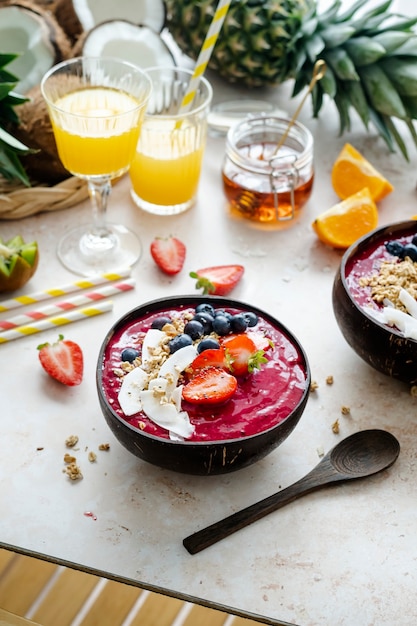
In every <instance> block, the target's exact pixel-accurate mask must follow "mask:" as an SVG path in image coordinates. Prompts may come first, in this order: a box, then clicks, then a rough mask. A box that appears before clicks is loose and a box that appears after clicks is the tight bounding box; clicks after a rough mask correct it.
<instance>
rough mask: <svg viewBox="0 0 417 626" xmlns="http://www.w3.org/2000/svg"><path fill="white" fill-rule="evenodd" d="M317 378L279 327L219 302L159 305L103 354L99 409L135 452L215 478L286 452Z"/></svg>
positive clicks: (180, 300) (143, 311)
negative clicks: (282, 446) (284, 448)
mask: <svg viewBox="0 0 417 626" xmlns="http://www.w3.org/2000/svg"><path fill="white" fill-rule="evenodd" d="M310 381H311V375H310V368H309V364H308V361H307V357H306V355H305V353H304V350H303V348H302V346H301V345H300V343H299V342H298V340H297V339H296V338H295V337H294V335H293V334H292V333H291V332H290V331H289V330H288V329H287V328H285V327H284V326H283V325H282V324H281V323H280V322H279V321H278V320H276V319H275V318H274V317H272V316H271V315H269V314H268V313H265V312H264V311H261V310H260V309H258V308H256V307H252V306H249V305H247V304H244V303H242V302H238V301H235V300H230V299H228V298H224V297H215V296H177V297H171V298H168V299H164V300H154V301H152V302H148V303H146V304H143V305H141V306H139V307H137V308H135V309H133V310H132V311H130V312H128V313H127V314H126V315H124V316H123V317H122V318H121V319H120V320H118V321H117V322H116V324H115V325H114V326H113V327H112V328H111V329H110V331H109V332H108V334H107V336H106V337H105V339H104V342H103V344H102V347H101V350H100V354H99V358H98V366H97V389H98V396H99V401H100V406H101V409H102V411H103V414H104V417H105V419H106V421H107V423H108V425H109V426H110V428H111V430H112V431H113V433H114V434H115V436H116V437H117V439H118V440H119V441H120V442H121V443H122V445H123V446H125V448H127V450H129V451H130V452H132V453H133V454H135V455H136V456H138V457H139V458H141V459H142V460H145V461H148V462H150V463H153V464H155V465H158V466H160V467H163V468H166V469H171V470H174V471H179V472H184V473H189V474H198V475H209V474H222V473H226V472H230V471H234V470H237V469H239V468H242V467H245V466H247V465H250V464H251V463H253V462H255V461H257V460H259V459H261V458H263V457H264V456H266V455H267V454H268V453H269V452H271V451H272V450H274V449H275V448H276V447H277V446H278V445H279V444H280V443H282V442H283V441H284V440H285V439H286V438H287V437H288V435H289V434H290V433H291V432H292V430H293V429H294V428H295V426H296V425H297V423H298V421H299V419H300V417H301V415H302V413H303V411H304V408H305V405H306V402H307V398H308V393H309V388H310Z"/></svg>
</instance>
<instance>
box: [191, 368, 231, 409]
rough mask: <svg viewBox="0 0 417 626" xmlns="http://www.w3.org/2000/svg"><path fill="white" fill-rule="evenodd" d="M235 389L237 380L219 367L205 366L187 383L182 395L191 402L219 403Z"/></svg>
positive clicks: (229, 396)
mask: <svg viewBox="0 0 417 626" xmlns="http://www.w3.org/2000/svg"><path fill="white" fill-rule="evenodd" d="M236 389H237V380H236V378H235V377H234V376H232V375H231V374H228V373H227V372H225V371H224V370H223V369H221V368H220V367H206V368H205V369H202V370H201V371H200V372H197V374H196V375H195V376H193V378H192V379H191V380H190V382H189V383H187V384H186V385H185V386H184V387H183V390H182V397H183V398H184V400H187V402H191V403H192V404H206V405H207V404H220V403H221V402H226V400H229V399H230V398H231V397H232V396H233V394H234V393H235V391H236Z"/></svg>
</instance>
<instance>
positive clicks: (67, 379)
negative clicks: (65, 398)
mask: <svg viewBox="0 0 417 626" xmlns="http://www.w3.org/2000/svg"><path fill="white" fill-rule="evenodd" d="M38 350H39V360H40V362H41V364H42V367H43V369H44V370H45V372H47V373H48V374H49V376H52V378H55V379H56V380H58V381H59V382H60V383H62V384H63V385H68V386H69V387H73V386H75V385H79V384H80V383H81V381H82V378H83V370H84V358H83V353H82V350H81V348H80V346H79V345H78V344H77V343H75V342H74V341H68V340H64V337H63V336H62V335H59V338H58V341H57V342H56V343H53V344H50V343H43V344H41V345H39V346H38Z"/></svg>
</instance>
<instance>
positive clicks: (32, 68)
mask: <svg viewBox="0 0 417 626" xmlns="http://www.w3.org/2000/svg"><path fill="white" fill-rule="evenodd" d="M0 42H1V50H2V52H8V53H13V54H18V55H19V56H18V58H17V59H15V60H14V61H12V62H11V63H10V65H9V66H8V69H9V70H10V72H11V73H13V74H14V75H15V76H17V77H18V78H19V82H18V84H17V86H16V91H18V92H19V93H23V94H26V93H27V92H28V91H29V90H30V89H31V87H33V86H34V85H37V84H39V83H40V81H41V79H42V76H43V75H44V74H45V72H46V71H47V70H49V68H50V67H52V66H53V65H55V63H59V62H60V61H63V60H65V59H68V58H70V56H71V44H70V42H69V40H68V38H67V36H66V35H65V33H64V31H63V30H62V28H61V27H60V26H59V24H58V22H57V21H56V20H55V18H54V17H53V15H52V14H51V13H50V12H49V11H47V10H44V9H42V8H41V7H40V6H38V5H36V4H34V3H31V2H26V1H23V0H22V1H14V0H6V2H2V4H1V5H0Z"/></svg>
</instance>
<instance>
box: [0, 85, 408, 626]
mask: <svg viewBox="0 0 417 626" xmlns="http://www.w3.org/2000/svg"><path fill="white" fill-rule="evenodd" d="M209 77H210V76H209ZM213 84H214V87H215V102H221V101H227V100H230V99H236V97H243V96H247V97H249V96H250V97H253V94H246V93H245V92H244V91H243V90H240V89H238V88H232V87H231V86H225V85H223V84H218V83H217V82H216V80H215V78H214V77H213ZM289 93H290V89H289V88H287V87H283V88H280V89H275V90H265V91H262V92H261V93H257V98H266V99H268V100H270V101H272V102H274V103H275V104H276V105H277V106H279V107H281V108H283V109H285V110H288V111H290V112H291V111H294V110H295V102H293V101H290V99H289ZM301 120H302V121H303V122H304V123H305V124H306V125H307V126H308V127H309V128H310V129H311V131H312V132H313V134H314V136H315V141H316V143H315V163H316V177H315V184H314V189H313V194H312V196H311V199H310V201H309V202H308V204H307V206H306V207H305V208H304V210H303V213H302V216H301V218H300V219H299V220H298V222H297V223H296V224H294V225H292V226H291V227H289V228H287V229H285V230H281V231H265V230H259V229H256V228H254V227H253V226H252V225H251V224H249V223H248V222H245V221H237V220H235V219H234V218H232V217H231V216H230V215H229V213H228V210H227V207H226V203H225V198H224V195H223V191H222V186H221V178H220V168H221V157H222V155H223V153H224V137H213V136H210V137H209V140H208V145H207V150H206V154H205V160H204V166H203V176H202V180H201V184H200V190H199V197H198V201H197V204H196V206H195V207H194V208H193V209H191V210H190V211H189V212H187V213H185V214H183V215H180V216H174V217H169V218H161V217H153V216H150V215H147V214H145V213H142V212H141V211H140V210H139V209H137V208H136V207H135V205H134V204H133V202H132V201H131V199H130V197H129V181H128V179H127V178H125V179H123V180H122V181H120V182H119V183H118V184H117V185H116V186H115V188H114V191H113V194H112V198H111V202H110V209H109V218H110V219H111V220H112V221H119V222H123V223H125V224H127V225H129V226H131V227H133V228H134V229H135V230H136V232H138V233H139V235H140V237H141V239H142V243H143V247H144V252H143V255H142V258H141V261H140V263H139V264H138V265H137V266H136V267H135V268H134V269H133V273H132V275H133V277H134V278H135V279H136V281H137V282H136V288H135V290H134V291H131V292H128V293H125V294H122V295H118V296H117V297H115V299H114V310H113V312H111V313H107V314H105V315H102V316H100V317H97V318H94V319H90V320H86V321H82V322H78V323H76V324H73V325H71V326H68V327H67V328H64V329H63V334H64V335H65V336H66V337H67V338H71V339H73V340H74V341H77V342H78V343H79V344H80V345H81V346H82V348H83V351H84V355H85V377H84V380H83V383H82V384H81V385H80V386H79V387H75V388H66V387H64V386H61V385H59V384H56V383H55V382H54V381H52V380H51V379H50V378H49V377H47V375H46V374H45V373H44V372H43V370H42V369H41V367H40V365H39V363H38V356H37V349H36V347H37V345H38V344H39V343H40V337H41V341H53V340H55V339H56V337H57V331H55V330H53V331H46V332H44V333H42V335H36V336H32V337H25V338H22V339H19V340H18V341H14V342H10V343H8V344H4V345H1V346H0V359H1V376H0V397H1V400H2V410H1V416H0V424H1V433H2V436H1V438H0V500H1V509H2V510H1V516H0V545H1V546H2V547H6V548H10V549H12V550H16V551H19V552H24V553H28V554H33V555H35V556H40V557H42V558H46V559H50V560H52V561H55V562H58V563H63V564H67V565H70V566H73V567H77V568H81V569H83V570H87V571H92V572H95V573H99V574H101V575H104V576H107V577H109V578H115V579H118V580H124V581H127V582H131V583H132V584H136V585H140V586H141V587H144V588H149V589H152V590H155V591H160V592H162V593H166V594H169V595H173V596H178V597H180V598H184V599H188V600H192V601H195V602H200V603H202V604H205V605H209V606H214V607H219V608H222V609H226V610H229V611H231V612H233V613H237V614H242V615H249V616H251V617H254V618H256V619H259V620H261V621H263V622H265V623H270V624H277V623H282V622H284V623H288V624H296V625H298V626H318V625H322V624H330V623H331V624H338V625H339V626H353V625H357V624H361V625H367V626H371V625H376V624H378V626H388V625H389V624H393V623H395V624H396V626H408V625H409V624H411V623H413V621H414V620H416V619H417V608H416V604H415V589H416V587H417V557H416V553H415V519H416V515H417V503H416V502H417V500H416V497H415V494H416V489H415V481H416V472H417V460H416V459H417V456H416V441H417V423H416V402H417V399H416V398H415V397H413V396H412V395H411V393H410V390H409V389H408V388H407V386H406V385H404V384H402V383H400V382H398V381H395V380H392V379H390V378H388V377H386V376H384V375H382V374H379V373H378V372H376V371H374V370H373V369H372V368H370V367H369V366H368V365H366V364H365V363H364V362H363V361H361V359H360V358H359V357H358V356H357V355H356V354H355V353H354V352H353V351H352V349H351V348H350V347H349V346H348V345H347V343H346V342H345V340H344V339H343V337H342V335H341V333H340V331H339V329H338V327H337V324H336V321H335V318H334V315H333V310H332V304H331V290H332V284H333V279H334V275H335V272H336V270H337V267H338V265H339V263H340V259H341V255H342V253H341V252H340V251H335V250H333V249H330V248H327V247H325V246H324V245H322V244H321V243H320V242H319V241H318V240H317V238H316V235H315V234H314V232H313V230H312V228H311V222H312V220H313V219H314V217H315V216H316V215H318V214H319V213H321V212H322V211H323V210H324V209H326V208H328V207H330V206H332V205H333V204H334V203H335V202H337V198H336V196H335V193H334V191H333V190H332V187H331V183H330V172H331V166H332V163H333V161H334V159H335V157H336V156H337V154H338V152H339V151H340V149H341V147H342V146H343V144H344V143H345V141H349V142H350V143H352V144H353V145H355V147H356V148H357V149H359V150H360V151H362V152H363V153H364V154H365V155H366V156H367V157H368V159H370V160H371V161H372V162H373V163H374V165H375V166H376V167H377V168H379V169H380V170H381V171H382V172H383V173H384V174H385V175H386V177H387V178H389V180H390V181H391V182H392V183H393V184H394V186H395V191H394V192H393V193H392V194H391V195H390V196H388V197H387V198H386V199H384V200H383V201H382V202H381V203H380V204H379V214H380V224H381V225H383V224H387V223H390V222H395V221H400V220H403V219H404V220H406V219H408V218H410V217H411V216H413V215H415V214H416V213H417V208H416V207H417V202H416V199H417V198H416V181H417V167H416V166H417V157H416V154H415V149H414V148H413V146H412V145H411V142H408V145H409V150H410V155H411V157H410V161H409V162H406V161H405V160H404V159H403V158H402V157H401V156H400V155H399V154H390V153H389V152H388V150H387V148H386V146H385V145H384V144H383V142H382V140H380V139H379V138H378V137H376V135H374V134H373V133H372V132H369V133H366V132H365V131H364V130H363V128H362V127H361V126H360V124H359V122H358V123H357V124H356V123H355V124H354V125H353V128H352V130H351V132H350V133H349V134H346V135H344V136H343V137H340V136H339V129H338V122H337V119H336V116H335V114H334V109H333V105H332V103H328V104H327V105H326V107H325V110H324V111H323V113H322V115H321V116H320V118H319V120H313V119H312V118H311V116H310V107H309V105H306V106H305V107H304V109H303V112H302V115H301ZM405 137H406V136H405ZM406 141H408V139H407V138H406ZM88 217H89V205H88V202H85V203H82V204H80V205H78V206H75V207H73V208H71V209H68V210H64V211H61V212H56V213H53V214H52V213H51V214H47V213H45V214H40V215H36V216H33V217H30V218H26V219H24V220H21V221H19V222H2V223H1V224H0V232H1V235H2V237H4V238H7V237H8V236H13V235H14V234H16V232H20V233H21V234H22V235H23V236H24V237H25V238H27V239H31V238H34V237H36V238H37V240H38V242H39V246H40V251H41V260H40V265H39V269H38V271H37V273H36V275H35V276H34V278H33V279H32V280H31V282H30V283H29V284H28V286H27V288H26V290H25V292H35V291H38V290H41V289H45V288H48V287H53V286H56V285H59V284H65V283H68V282H70V281H71V280H73V279H74V277H73V276H72V275H71V274H70V273H69V272H67V271H66V270H65V269H63V268H62V267H61V266H60V264H59V262H58V260H57V259H56V256H55V243H56V240H57V238H58V237H59V235H60V234H61V233H62V232H63V231H65V230H67V229H68V228H70V227H71V226H72V225H75V224H77V223H79V222H81V221H87V220H88ZM169 234H172V235H175V236H178V237H180V238H181V239H182V240H183V241H184V242H185V244H186V246H187V260H186V265H185V269H184V271H183V272H182V273H181V274H179V275H178V276H176V277H174V278H169V277H167V276H165V275H163V274H162V273H160V272H159V271H158V270H157V268H156V266H155V265H154V263H153V261H152V259H151V257H150V254H149V245H150V242H151V240H152V239H153V238H154V237H155V236H166V235H169ZM234 262H237V263H242V264H243V265H244V266H245V269H246V272H245V276H244V278H243V280H242V282H241V283H240V284H239V285H238V287H237V288H236V289H235V290H234V292H233V294H232V295H233V297H234V298H235V299H239V300H242V301H245V302H249V303H256V305H257V306H258V307H260V308H262V309H263V310H265V311H268V312H269V313H271V314H273V315H274V316H275V317H277V318H278V319H279V320H280V321H281V322H283V323H284V324H285V325H286V326H287V327H288V328H289V329H290V330H291V331H292V332H293V333H294V334H295V335H296V336H297V338H298V339H299V340H300V342H301V343H302V345H303V347H304V349H305V351H306V353H307V355H308V358H309V362H310V365H311V369H312V376H313V379H314V380H315V381H316V382H317V383H318V389H317V390H316V391H315V392H314V393H312V394H311V395H310V397H309V400H308V403H307V407H306V410H305V412H304V414H303V416H302V418H301V420H300V422H299V424H298V426H297V427H296V429H295V430H294V431H293V433H292V434H291V435H290V436H289V437H288V439H287V440H286V441H285V443H284V444H283V445H282V446H281V447H279V448H278V449H277V450H275V451H274V452H273V453H271V454H270V455H269V456H267V457H266V458H265V459H263V460H262V461H260V462H258V463H256V464H254V465H252V466H251V467H249V468H246V469H243V470H240V471H238V472H235V473H232V474H227V475H224V476H215V477H195V476H188V475H182V474H176V473H173V472H169V471H165V470H162V469H160V468H158V467H155V466H152V465H149V464H147V463H145V462H142V461H140V460H139V459H137V458H136V457H134V456H132V455H131V454H130V453H129V452H127V451H126V450H125V449H124V448H123V447H122V446H121V445H120V444H119V443H118V442H117V441H116V440H115V438H114V437H113V435H112V433H111V432H110V430H109V428H108V427H107V425H106V423H105V421H104V418H103V417H102V415H101V412H100V408H99V404H98V400H97V394H96V389H95V368H96V361H97V355H98V351H99V348H100V345H101V342H102V340H103V338H104V336H105V334H106V332H107V330H108V329H109V328H110V326H111V325H112V324H113V323H114V322H115V321H116V320H117V319H118V318H119V317H120V316H121V315H123V314H124V313H125V312H126V311H128V310H129V309H131V308H133V307H134V306H136V305H138V304H141V303H143V302H146V301H148V300H152V299H155V298H163V297H167V296H170V295H179V294H190V293H193V292H195V290H194V281H193V280H192V279H191V278H189V276H188V272H189V271H190V270H193V269H197V268H199V267H204V266H205V265H214V264H223V263H234ZM2 317H3V318H4V317H5V314H2ZM329 375H331V376H333V378H334V383H333V385H328V384H326V379H327V377H328V376H329ZM342 406H348V407H349V408H350V413H349V414H348V415H343V414H342ZM336 420H339V424H340V433H339V434H335V433H334V432H333V430H332V425H333V423H334V422H335V421H336ZM365 428H382V429H386V430H389V431H390V432H392V433H393V434H394V435H395V436H396V437H397V438H398V440H399V442H400V444H401V453H400V457H399V459H398V461H397V462H396V463H395V465H394V466H393V467H392V468H390V469H389V470H387V471H386V472H383V473H381V474H379V475H376V476H374V477H372V478H369V479H366V480H363V481H358V482H354V483H351V484H345V485H340V486H337V487H332V488H329V489H326V490H323V491H319V492H317V493H314V494H310V495H308V496H306V497H305V498H303V499H300V500H298V501H296V502H294V503H292V504H290V505H288V506H287V507H285V508H283V509H281V510H280V511H277V512H276V513H274V514H271V515H270V516H268V517H266V518H264V519H263V520H260V521H258V522H256V523H255V524H253V525H252V526H250V527H248V528H246V529H243V530H241V531H239V532H237V533H236V534H234V535H232V536H231V537H229V538H227V539H225V540H223V541H221V542H220V543H218V544H216V545H214V546H212V547H210V548H208V549H207V550H204V551H203V552H201V553H199V554H197V555H195V556H191V555H190V554H188V553H187V552H186V550H185V549H184V547H183V545H182V540H183V538H184V537H186V536H187V535H190V534H191V533H193V532H195V531H196V530H198V529H200V528H203V527H204V526H207V525H208V524H210V523H212V522H214V521H217V520H218V519H220V518H222V517H224V516H226V515H229V514H230V513H233V512H234V511H237V510H239V509H240V508H243V507H244V506H247V505H249V504H252V503H253V502H256V501H257V500H259V499H261V498H263V497H266V496H267V495H270V494H271V493H274V492H275V491H278V490H279V489H282V488H284V487H286V486H287V485H289V484H291V483H293V482H295V481H296V480H298V479H299V478H300V477H301V476H303V475H304V474H305V473H307V472H308V471H309V470H310V469H312V467H314V466H315V465H316V464H317V463H318V461H319V451H320V450H324V451H327V450H328V449H330V448H331V447H333V446H334V445H335V444H336V443H337V442H338V441H339V440H341V439H342V438H343V437H345V436H347V435H348V434H350V433H353V432H355V431H357V430H361V429H365ZM70 435H77V436H78V437H79V444H78V450H77V451H76V456H77V459H78V461H79V464H80V466H81V468H82V471H83V474H84V478H83V480H81V481H77V482H71V481H70V480H69V479H68V478H67V476H66V475H65V474H64V473H63V468H64V462H63V457H64V454H65V452H66V447H65V440H66V439H67V437H68V436H70ZM102 443H109V444H110V449H109V450H108V451H107V452H98V453H97V454H98V458H97V462H96V463H90V462H89V461H88V458H87V457H88V452H89V451H91V450H92V451H97V448H98V446H99V445H100V444H102ZM88 513H91V514H92V515H88Z"/></svg>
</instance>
